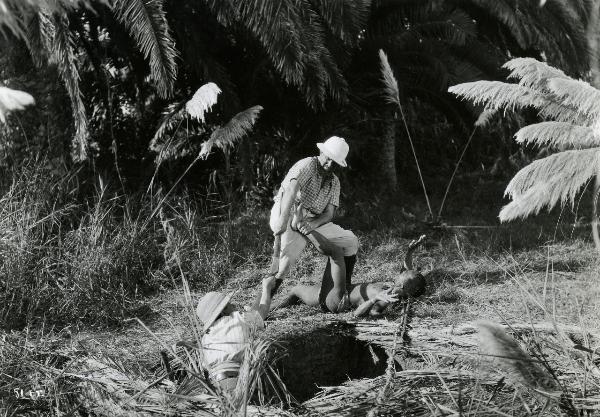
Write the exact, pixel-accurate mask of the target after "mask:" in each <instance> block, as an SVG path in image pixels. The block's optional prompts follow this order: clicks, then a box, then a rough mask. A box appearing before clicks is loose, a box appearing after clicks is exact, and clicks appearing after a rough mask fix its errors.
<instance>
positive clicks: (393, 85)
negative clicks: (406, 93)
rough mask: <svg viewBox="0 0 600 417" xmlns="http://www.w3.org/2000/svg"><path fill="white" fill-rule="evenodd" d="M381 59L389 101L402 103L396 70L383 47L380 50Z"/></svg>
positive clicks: (386, 94)
mask: <svg viewBox="0 0 600 417" xmlns="http://www.w3.org/2000/svg"><path fill="white" fill-rule="evenodd" d="M379 60H380V62H381V75H382V80H383V86H384V90H383V91H384V93H385V98H386V100H387V101H388V102H389V103H393V104H396V105H398V106H399V105H400V91H399V90H398V81H396V77H394V72H393V71H392V67H391V66H390V63H389V61H388V58H387V55H386V54H385V52H383V50H382V49H380V50H379Z"/></svg>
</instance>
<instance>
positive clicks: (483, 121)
mask: <svg viewBox="0 0 600 417" xmlns="http://www.w3.org/2000/svg"><path fill="white" fill-rule="evenodd" d="M496 114H498V112H497V111H496V110H484V111H482V112H481V114H480V115H479V117H478V118H477V120H475V126H477V127H485V126H487V125H489V124H490V123H491V121H492V119H493V118H494V116H496Z"/></svg>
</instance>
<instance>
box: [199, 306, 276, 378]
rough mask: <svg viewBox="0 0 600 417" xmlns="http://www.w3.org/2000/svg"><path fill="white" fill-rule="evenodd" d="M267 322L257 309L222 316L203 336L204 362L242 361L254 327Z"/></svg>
mask: <svg viewBox="0 0 600 417" xmlns="http://www.w3.org/2000/svg"><path fill="white" fill-rule="evenodd" d="M264 327H265V323H264V321H263V319H262V317H261V316H260V314H259V313H258V312H257V311H255V310H252V311H247V312H245V313H240V312H238V311H236V312H233V313H231V314H230V315H228V316H224V317H221V318H220V319H218V320H217V321H216V322H215V323H214V324H213V325H212V326H210V328H209V331H208V332H207V333H205V334H204V335H203V336H202V351H203V355H204V363H205V365H207V366H211V365H215V364H217V363H220V362H224V361H232V362H237V363H241V362H242V360H243V359H244V350H245V349H246V347H247V346H248V342H249V341H250V334H251V331H252V329H253V328H256V329H262V328H264Z"/></svg>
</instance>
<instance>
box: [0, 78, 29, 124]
mask: <svg viewBox="0 0 600 417" xmlns="http://www.w3.org/2000/svg"><path fill="white" fill-rule="evenodd" d="M32 104H35V100H34V99H33V97H32V96H31V95H30V94H29V93H26V92H24V91H19V90H12V89H10V88H7V87H1V86H0V122H2V123H6V116H7V115H8V113H9V112H11V111H14V110H23V109H24V108H25V106H30V105H32Z"/></svg>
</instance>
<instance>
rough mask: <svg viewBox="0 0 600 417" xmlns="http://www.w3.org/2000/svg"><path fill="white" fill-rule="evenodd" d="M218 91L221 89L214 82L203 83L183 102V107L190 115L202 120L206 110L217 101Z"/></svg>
mask: <svg viewBox="0 0 600 417" xmlns="http://www.w3.org/2000/svg"><path fill="white" fill-rule="evenodd" d="M220 93H221V89H220V88H219V87H218V86H217V85H216V84H215V83H207V84H204V85H203V86H202V87H200V88H199V89H198V90H196V92H195V93H194V96H193V97H192V98H191V99H190V100H189V101H188V102H187V103H186V104H185V109H186V111H187V112H188V114H189V115H190V116H192V117H193V118H195V119H198V120H200V121H202V122H204V117H205V115H206V112H207V111H208V110H210V109H211V108H212V106H214V105H215V104H216V103H217V97H218V96H219V94H220Z"/></svg>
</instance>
